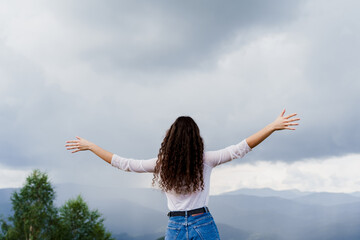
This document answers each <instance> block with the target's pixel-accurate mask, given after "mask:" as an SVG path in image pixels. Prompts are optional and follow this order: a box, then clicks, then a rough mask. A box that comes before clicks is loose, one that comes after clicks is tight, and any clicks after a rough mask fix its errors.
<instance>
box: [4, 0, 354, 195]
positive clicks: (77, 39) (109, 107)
mask: <svg viewBox="0 0 360 240" xmlns="http://www.w3.org/2000/svg"><path fill="white" fill-rule="evenodd" d="M359 7H360V3H359V1H356V0H345V1H340V0H333V1H325V0H311V1H310V0H308V1H306V0H302V1H286V0H272V1H260V0H259V1H254V0H248V1H165V0H164V1H160V0H159V1H115V0H109V1H100V0H91V1H85V0H83V1H80V0H79V1H70V0H62V1H60V0H59V1H45V0H43V1H42V0H39V1H29V0H23V1H21V0H11V1H7V0H3V1H0V100H1V101H0V114H1V115H0V123H1V128H0V134H1V139H0V188H5V187H19V186H21V184H22V183H23V182H24V179H25V176H26V175H27V174H28V173H29V172H30V171H31V170H32V169H35V168H39V169H41V170H43V171H47V172H48V173H49V175H50V178H51V179H52V181H53V182H54V183H65V182H66V183H69V182H70V183H78V184H89V185H98V186H103V185H105V184H111V185H114V186H115V185H116V186H119V188H121V187H124V186H127V187H129V186H130V187H149V186H150V180H151V175H146V174H132V173H123V172H120V171H118V170H117V169H114V168H112V167H111V166H109V165H107V164H106V163H105V162H103V161H102V160H101V159H98V158H96V157H95V156H93V155H92V154H91V153H88V152H82V153H77V154H70V153H69V152H67V151H66V150H65V148H64V144H65V141H66V140H68V139H73V138H74V137H75V136H82V137H84V138H87V139H89V140H90V141H93V142H95V143H97V144H98V145H100V146H102V147H104V148H105V149H108V150H110V151H111V152H115V153H117V154H119V155H122V156H124V157H132V158H138V159H147V158H152V157H154V156H156V155H157V152H158V149H159V146H160V143H161V141H162V138H163V137H164V134H165V131H166V130H167V129H168V128H169V126H170V125H171V123H172V122H173V121H174V120H175V119H176V117H177V116H179V115H190V116H192V117H193V118H194V119H195V120H196V121H197V123H198V125H199V127H200V129H201V134H202V136H203V138H204V141H205V145H206V149H207V150H216V149H220V148H223V147H226V146H228V145H231V144H235V143H237V142H239V141H241V140H242V139H244V138H246V137H247V136H249V135H250V134H252V133H254V132H256V131H257V130H259V129H261V128H262V127H264V126H265V125H267V124H268V123H270V122H271V121H273V120H274V119H275V118H276V116H277V115H278V114H279V113H280V112H281V110H282V109H283V108H286V109H287V112H288V113H292V112H297V113H298V115H299V117H301V123H300V126H299V127H298V128H297V130H296V131H291V132H290V131H282V132H277V133H275V134H274V135H272V136H271V137H270V138H269V139H267V140H266V141H265V142H264V143H263V144H261V145H260V146H258V147H257V148H255V149H254V150H253V151H252V152H251V153H249V154H248V155H247V156H246V157H245V158H244V159H241V160H235V161H233V162H232V163H229V164H228V165H224V166H221V167H219V169H216V170H215V171H214V174H213V183H212V184H213V186H212V190H211V191H212V193H213V194H217V193H221V192H224V191H230V190H234V189H237V188H240V187H255V188H260V187H271V188H274V189H279V190H280V189H291V188H296V189H299V190H304V191H333V192H351V191H360V174H357V173H356V172H354V169H359V168H360V148H359V140H358V138H359V137H360V127H359V125H358V124H357V122H358V119H359V118H360V110H359V108H358V107H357V103H358V102H359V101H360V97H359V96H360V94H359V91H360V80H359V77H360V69H359V66H360V19H359V16H358V9H359ZM234 170H236V171H234Z"/></svg>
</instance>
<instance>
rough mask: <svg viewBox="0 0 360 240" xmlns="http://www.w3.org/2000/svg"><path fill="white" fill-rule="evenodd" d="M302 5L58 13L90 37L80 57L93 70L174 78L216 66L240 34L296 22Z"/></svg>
mask: <svg viewBox="0 0 360 240" xmlns="http://www.w3.org/2000/svg"><path fill="white" fill-rule="evenodd" d="M299 5H300V1H284V0H277V1H228V2H218V1H197V2H193V1H185V2H184V1H182V2H169V1H155V2H154V1H152V2H148V1H131V2H130V1H110V2H107V4H104V3H103V2H101V1H91V2H88V1H86V2H81V1H78V2H76V3H74V2H67V3H66V4H64V3H63V2H59V3H58V4H56V6H55V7H56V9H59V7H60V9H61V11H57V14H59V15H60V17H61V19H62V21H64V22H66V23H67V25H68V26H69V27H70V28H72V27H74V26H75V27H77V29H78V30H79V31H80V32H84V33H85V34H86V33H87V32H88V31H90V32H91V37H90V38H89V42H90V44H91V47H90V48H86V49H84V50H83V51H81V53H80V54H81V57H82V60H84V61H87V62H90V64H91V66H92V67H93V68H95V69H97V70H99V71H102V72H114V71H115V72H116V71H120V72H121V71H129V70H130V71H140V72H142V71H145V72H149V71H150V72H154V71H166V72H168V71H167V70H169V71H170V72H173V71H181V70H182V69H184V68H185V69H194V68H195V69H197V68H199V67H200V68H201V67H202V66H204V65H205V66H206V65H209V64H210V65H212V64H213V61H216V56H218V54H219V51H221V50H222V48H224V47H226V44H227V43H228V42H229V41H231V40H232V38H234V37H235V35H236V34H237V33H239V32H244V31H246V30H249V29H251V28H254V29H256V28H259V27H263V28H276V27H279V26H281V25H282V24H284V23H287V22H289V21H291V20H293V19H294V18H296V16H297V10H298V7H299ZM74 23H75V24H74ZM244 35H245V33H244Z"/></svg>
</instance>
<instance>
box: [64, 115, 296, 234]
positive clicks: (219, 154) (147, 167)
mask: <svg viewBox="0 0 360 240" xmlns="http://www.w3.org/2000/svg"><path fill="white" fill-rule="evenodd" d="M284 114H285V109H284V110H283V111H282V113H281V114H280V115H279V116H278V118H276V120H275V121H274V122H272V123H270V124H269V125H267V126H266V127H265V128H263V129H262V130H260V131H259V132H257V133H255V134H253V135H252V136H250V137H248V138H246V139H244V140H243V141H241V142H240V143H239V144H237V145H233V146H229V147H227V148H224V149H222V150H219V151H211V152H204V144H203V140H202V138H201V136H200V131H199V128H198V126H197V125H196V123H195V122H194V120H193V119H192V118H190V117H179V118H178V119H176V121H175V122H174V123H173V124H172V125H171V127H170V129H169V130H168V131H167V132H166V136H165V138H164V140H163V142H162V144H161V147H160V151H159V154H158V156H157V158H153V159H150V160H133V159H126V158H122V157H120V156H118V155H116V154H112V153H110V152H108V151H106V150H104V149H102V148H100V147H99V146H97V145H95V144H94V143H91V142H89V141H87V140H85V139H83V138H80V137H76V138H77V140H70V141H67V144H66V145H65V146H66V147H67V149H68V150H72V153H76V152H78V151H84V150H90V151H92V152H93V153H95V154H96V155H97V156H99V157H100V158H102V159H103V160H105V161H106V162H108V163H110V164H111V165H112V166H114V167H117V168H119V169H122V170H124V171H130V172H149V173H153V174H154V178H153V185H154V184H156V183H157V184H158V185H159V187H160V188H161V190H162V191H164V192H165V194H166V197H167V202H168V208H169V210H170V212H169V213H168V216H169V223H168V228H167V232H166V237H165V239H169V240H170V239H220V237H219V233H218V230H217V227H216V224H215V222H214V220H213V218H212V216H211V214H210V212H209V209H208V208H207V204H208V198H209V184H210V174H211V171H212V169H213V168H214V167H216V166H218V165H220V164H222V163H225V162H228V161H231V160H233V159H236V158H242V157H243V156H244V155H245V154H246V153H248V152H249V151H251V149H253V148H254V147H256V146H257V145H258V144H259V143H261V142H262V141H263V140H264V139H266V138H267V137H268V136H270V135H271V134H272V133H273V132H274V131H277V130H283V129H288V130H295V128H293V127H291V126H295V125H298V123H295V122H296V121H299V120H300V119H299V118H293V117H294V116H296V114H295V113H294V114H290V115H288V116H284Z"/></svg>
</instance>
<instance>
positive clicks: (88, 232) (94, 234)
mask: <svg viewBox="0 0 360 240" xmlns="http://www.w3.org/2000/svg"><path fill="white" fill-rule="evenodd" d="M59 213H60V226H61V233H62V235H61V239H72V240H80V239H81V240H95V239H96V240H110V239H113V238H112V237H111V234H110V233H109V232H107V231H106V230H105V227H104V224H103V222H104V219H103V218H101V214H100V213H99V212H98V211H97V210H93V211H90V210H89V207H88V205H87V204H86V202H85V201H84V200H83V199H82V197H81V196H80V195H79V196H78V197H77V198H76V199H70V200H68V201H67V202H66V203H65V204H64V205H63V206H62V207H61V208H60V209H59Z"/></svg>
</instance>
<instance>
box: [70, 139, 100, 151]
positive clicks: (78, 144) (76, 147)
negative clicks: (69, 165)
mask: <svg viewBox="0 0 360 240" xmlns="http://www.w3.org/2000/svg"><path fill="white" fill-rule="evenodd" d="M76 139H77V140H69V141H66V143H67V144H66V145H65V147H66V150H73V151H72V153H76V152H79V151H85V150H91V147H92V146H93V143H91V142H89V141H88V140H86V139H84V138H81V137H76Z"/></svg>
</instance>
